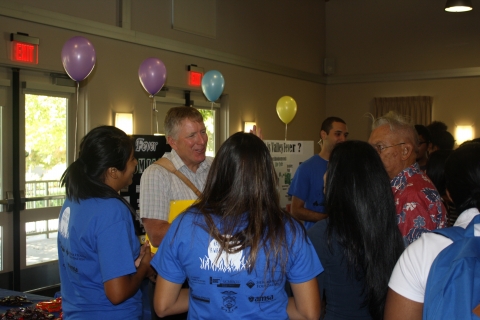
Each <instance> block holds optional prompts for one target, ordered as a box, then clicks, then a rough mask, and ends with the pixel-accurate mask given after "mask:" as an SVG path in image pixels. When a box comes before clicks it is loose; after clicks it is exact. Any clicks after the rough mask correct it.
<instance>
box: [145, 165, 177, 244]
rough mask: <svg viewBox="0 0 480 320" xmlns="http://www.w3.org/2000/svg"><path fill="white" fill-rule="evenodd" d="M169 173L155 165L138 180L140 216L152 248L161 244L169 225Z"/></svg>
mask: <svg viewBox="0 0 480 320" xmlns="http://www.w3.org/2000/svg"><path fill="white" fill-rule="evenodd" d="M170 178H171V173H169V172H168V171H167V170H166V169H164V168H163V167H161V166H160V165H157V164H152V165H150V166H149V167H148V168H147V169H146V170H145V171H144V172H143V174H142V178H141V180H140V216H141V218H142V223H143V226H144V227H145V231H146V232H147V234H148V238H149V239H150V242H151V244H152V246H153V247H158V246H159V245H160V243H161V242H162V239H163V237H164V236H165V234H166V232H167V230H168V228H169V227H170V224H169V223H168V214H169V210H170V200H171V199H170V197H171V196H170V191H171V181H170Z"/></svg>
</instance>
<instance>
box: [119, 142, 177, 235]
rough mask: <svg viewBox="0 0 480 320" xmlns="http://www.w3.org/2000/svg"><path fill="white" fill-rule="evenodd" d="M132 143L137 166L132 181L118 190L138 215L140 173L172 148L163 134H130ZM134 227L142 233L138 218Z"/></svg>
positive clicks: (143, 231)
mask: <svg viewBox="0 0 480 320" xmlns="http://www.w3.org/2000/svg"><path fill="white" fill-rule="evenodd" d="M132 138H133V143H134V150H133V152H134V155H135V158H136V159H137V161H138V164H137V168H136V169H135V172H134V173H133V182H132V184H131V185H129V186H128V187H126V188H124V189H122V190H120V195H121V196H122V197H124V198H125V199H126V200H127V201H128V203H130V205H131V206H132V207H133V208H134V209H135V211H136V212H137V217H138V216H139V200H140V179H141V177H142V173H143V172H144V171H145V169H147V168H148V166H149V165H151V164H152V163H153V162H155V161H157V160H158V159H160V158H161V157H162V156H163V154H164V153H165V152H170V151H171V150H172V148H171V147H170V145H168V144H167V139H166V138H165V136H154V135H132ZM135 228H137V229H138V232H139V233H140V234H144V233H145V230H142V228H143V227H142V225H141V222H140V220H138V221H136V223H135Z"/></svg>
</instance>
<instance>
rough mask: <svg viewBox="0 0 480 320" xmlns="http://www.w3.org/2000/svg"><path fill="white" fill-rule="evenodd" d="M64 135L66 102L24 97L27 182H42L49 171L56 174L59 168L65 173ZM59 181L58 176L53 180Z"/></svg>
mask: <svg viewBox="0 0 480 320" xmlns="http://www.w3.org/2000/svg"><path fill="white" fill-rule="evenodd" d="M66 132H67V99H65V98H59V97H50V96H41V95H31V94H27V95H25V157H26V161H25V165H26V172H27V179H26V180H27V181H28V180H42V178H45V177H44V176H45V175H46V174H47V173H49V172H50V171H52V169H57V171H59V172H61V168H62V167H63V170H64V169H65V166H66V163H67V152H66V148H67V134H66ZM60 174H61V173H60ZM28 175H30V177H29V176H28ZM49 176H50V178H48V177H47V178H46V179H47V180H48V179H51V174H50V175H49ZM35 177H36V178H35ZM59 178H60V176H58V177H57V178H56V179H59ZM52 180H53V179H52Z"/></svg>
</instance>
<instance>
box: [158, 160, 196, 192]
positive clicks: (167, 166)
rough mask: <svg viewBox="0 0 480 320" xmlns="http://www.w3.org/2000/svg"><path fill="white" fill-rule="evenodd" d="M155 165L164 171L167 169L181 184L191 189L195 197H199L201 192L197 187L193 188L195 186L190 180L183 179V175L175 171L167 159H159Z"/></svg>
mask: <svg viewBox="0 0 480 320" xmlns="http://www.w3.org/2000/svg"><path fill="white" fill-rule="evenodd" d="M155 163H156V164H158V165H160V166H162V167H164V168H165V169H167V170H168V171H170V172H171V173H173V174H174V175H176V176H177V177H178V178H179V179H180V180H182V181H183V183H185V184H186V185H187V186H188V187H189V188H190V189H192V191H193V192H194V193H195V194H196V195H197V197H200V194H201V192H200V191H199V190H198V189H197V187H195V185H194V184H193V183H192V182H191V181H190V180H188V178H187V177H185V175H184V174H183V173H181V172H180V171H178V170H177V168H175V166H174V165H173V163H172V161H170V160H168V159H167V158H160V159H158V160H157V161H155Z"/></svg>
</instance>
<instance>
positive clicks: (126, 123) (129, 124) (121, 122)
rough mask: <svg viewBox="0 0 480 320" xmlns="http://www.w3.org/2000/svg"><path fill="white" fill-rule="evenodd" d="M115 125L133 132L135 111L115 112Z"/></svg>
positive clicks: (129, 132) (126, 131) (127, 131)
mask: <svg viewBox="0 0 480 320" xmlns="http://www.w3.org/2000/svg"><path fill="white" fill-rule="evenodd" d="M115 127H117V128H118V129H121V130H123V131H125V133H126V134H133V113H123V112H116V113H115Z"/></svg>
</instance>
